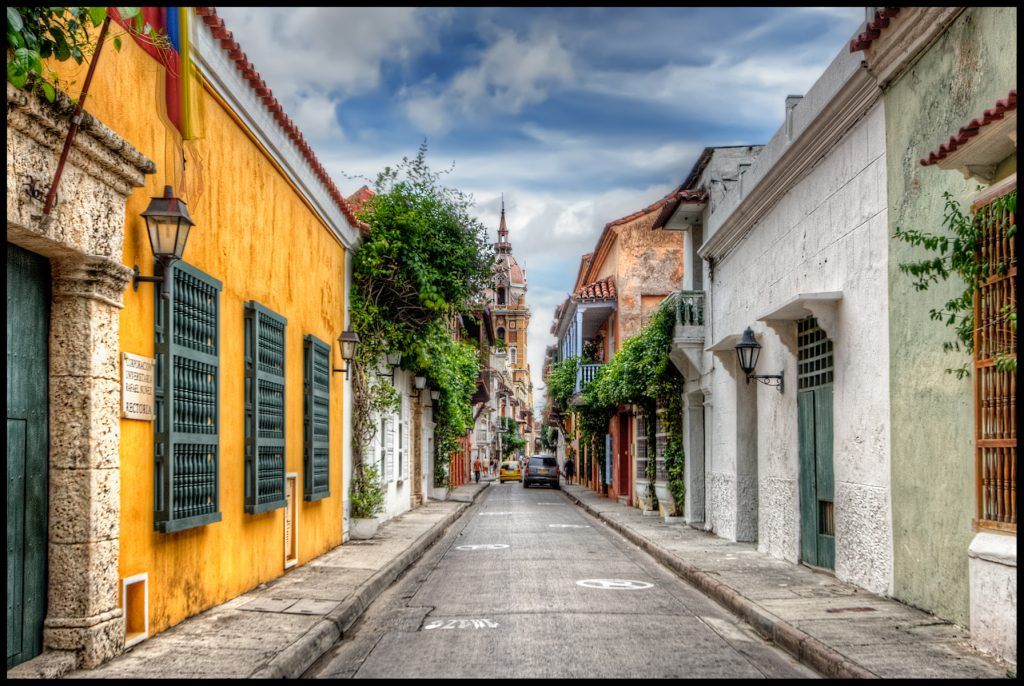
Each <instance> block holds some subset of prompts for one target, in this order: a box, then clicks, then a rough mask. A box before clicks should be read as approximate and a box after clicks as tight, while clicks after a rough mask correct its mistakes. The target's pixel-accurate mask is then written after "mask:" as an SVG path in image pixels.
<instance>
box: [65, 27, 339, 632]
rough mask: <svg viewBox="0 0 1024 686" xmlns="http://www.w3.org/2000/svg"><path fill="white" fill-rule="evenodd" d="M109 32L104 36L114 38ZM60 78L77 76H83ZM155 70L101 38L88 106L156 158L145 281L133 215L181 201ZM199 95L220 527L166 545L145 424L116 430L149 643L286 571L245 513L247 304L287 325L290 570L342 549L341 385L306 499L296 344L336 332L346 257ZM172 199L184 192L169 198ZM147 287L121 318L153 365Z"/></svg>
mask: <svg viewBox="0 0 1024 686" xmlns="http://www.w3.org/2000/svg"><path fill="white" fill-rule="evenodd" d="M116 28H117V27H116V26H114V25H112V26H111V31H112V32H114V31H115V29H116ZM117 32H120V30H119V29H118V30H117ZM71 66H72V67H75V69H68V68H67V67H66V65H60V68H61V69H62V70H63V71H64V75H67V76H69V77H70V78H74V79H77V81H78V85H77V86H74V87H71V88H70V89H69V90H70V94H71V95H72V96H77V95H78V91H79V89H80V88H81V86H80V84H81V83H82V82H83V81H84V76H85V68H84V67H82V68H78V67H76V66H75V65H71ZM161 69H162V67H161V66H160V65H159V64H158V63H157V62H156V61H155V60H154V59H153V58H152V57H150V56H149V55H147V54H146V53H145V52H143V51H142V50H141V49H140V48H138V47H137V46H136V45H135V44H134V42H133V41H132V40H131V39H130V38H129V37H127V36H123V48H122V50H121V51H120V52H116V51H114V50H113V49H111V45H110V42H109V39H108V43H107V46H106V47H105V49H104V51H103V54H102V56H101V61H100V63H99V65H98V67H97V70H96V74H95V76H94V79H93V83H92V86H91V89H90V94H89V96H88V100H87V103H86V109H87V111H88V112H90V113H91V114H92V115H94V116H95V117H97V118H98V119H99V120H100V121H102V122H103V123H104V124H106V125H107V126H109V127H110V128H111V129H113V130H115V131H116V132H117V133H118V134H120V135H121V136H123V137H124V138H125V139H127V140H128V141H129V142H130V143H131V144H132V145H134V146H135V147H136V148H138V149H139V150H140V151H141V152H142V153H143V154H145V155H146V156H147V157H149V158H150V159H152V160H153V161H154V162H155V163H156V165H157V172H156V173H155V174H152V175H150V176H149V177H147V179H146V187H145V188H140V189H137V190H136V191H135V192H134V193H133V194H132V196H131V197H130V199H129V201H128V204H127V219H126V226H125V242H124V264H125V265H126V266H128V267H131V266H133V265H135V264H138V265H139V266H140V269H141V271H142V273H143V274H152V273H153V256H152V252H151V250H150V246H149V241H148V239H147V236H146V228H145V222H144V220H143V219H142V217H141V216H140V212H142V211H143V210H144V209H145V208H146V207H147V205H148V204H149V201H150V198H151V197H152V196H157V195H162V191H163V186H164V184H165V183H172V184H173V185H174V186H175V189H176V191H178V190H179V189H180V188H181V186H180V172H175V171H174V167H175V165H178V164H180V157H178V155H179V152H178V151H177V149H176V147H175V144H174V143H175V141H176V140H177V132H176V131H174V130H172V129H170V128H168V127H167V126H166V125H165V124H164V123H163V122H162V120H161V119H160V118H159V116H158V114H157V106H158V98H162V97H163V88H162V81H161ZM199 96H200V97H201V98H202V108H201V109H202V112H203V117H202V122H201V124H202V126H201V129H202V132H203V133H202V135H203V138H202V139H201V140H199V141H197V142H195V149H196V151H197V152H198V153H199V158H200V159H201V165H202V169H201V171H200V170H198V169H195V165H193V166H192V168H190V169H189V170H188V176H187V180H188V182H189V187H190V188H193V189H194V188H196V181H197V177H196V174H197V173H201V176H202V183H201V192H198V193H197V192H196V191H195V190H193V191H192V192H191V194H190V195H191V197H186V198H184V199H185V200H187V201H188V208H189V213H190V214H191V216H192V219H193V221H194V222H195V227H193V230H192V233H191V236H190V238H189V241H188V246H187V249H186V252H185V261H186V262H188V263H189V264H192V265H194V266H195V267H197V268H199V269H201V270H202V271H204V272H206V273H207V274H209V275H211V276H213V277H214V278H217V279H219V280H220V281H221V282H223V290H222V292H221V296H220V339H221V348H220V383H221V386H220V397H219V409H220V511H221V514H222V518H223V519H222V521H220V522H217V523H214V524H209V525H206V526H201V527H197V528H194V529H190V530H187V531H182V532H177V533H171V534H162V533H158V532H156V531H154V529H153V518H154V514H153V505H154V493H153V483H154V481H153V479H154V474H153V472H154V457H153V449H154V448H153V423H152V422H147V421H136V420H122V421H121V424H120V430H121V532H120V560H119V569H120V575H121V577H122V578H124V577H128V576H132V575H135V574H140V573H143V572H145V573H148V575H149V623H150V633H151V634H152V633H156V632H160V631H162V630H164V629H166V628H168V627H170V626H173V625H174V624H176V623H178V622H180V621H181V620H183V619H185V618H186V617H189V616H191V615H194V614H196V613H198V612H200V611H202V610H204V609H206V608H209V607H211V606H213V605H216V604H219V603H222V602H224V601H226V600H228V599H230V598H233V597H235V596H237V595H239V594H240V593H243V592H245V591H247V590H249V589H251V588H253V587H255V586H257V585H258V584H260V583H263V582H265V581H267V580H270V579H273V578H275V577H277V576H280V575H281V574H283V573H284V572H285V570H284V539H283V537H284V510H283V509H278V510H275V511H273V512H268V513H264V514H259V515H249V514H245V512H244V489H245V485H244V459H245V442H244V441H245V426H244V421H245V406H244V402H245V398H244V390H245V379H244V303H245V302H246V301H248V300H256V301H258V302H260V303H261V304H263V305H265V306H266V307H268V308H270V309H271V310H274V311H275V312H277V313H278V314H280V315H282V316H284V317H286V318H287V320H288V326H287V329H286V336H287V348H286V370H287V371H286V398H287V408H286V438H287V449H286V454H287V471H288V472H289V473H290V472H296V473H298V494H299V498H298V540H299V548H298V550H299V564H300V565H301V564H304V563H305V562H307V561H309V560H311V559H313V558H314V557H316V556H318V555H320V554H322V553H324V552H325V551H327V550H329V549H331V548H333V547H335V546H337V545H339V544H340V543H341V535H342V532H341V526H342V495H343V493H342V441H343V440H345V439H347V437H345V436H342V407H343V401H344V398H343V375H341V374H332V375H331V425H330V450H331V457H330V460H331V464H330V492H331V495H330V497H329V498H326V499H323V500H320V501H317V502H305V501H304V500H302V488H303V486H302V484H303V476H302V473H303V464H302V462H303V395H302V393H303V366H302V365H303V336H304V335H305V334H313V335H315V336H317V337H318V338H320V339H321V340H323V341H325V342H327V343H329V344H330V345H331V346H332V358H333V362H334V366H336V367H337V366H341V364H340V363H341V360H340V353H339V351H338V350H337V346H336V345H335V340H336V339H337V337H338V334H339V333H341V331H342V330H343V328H344V320H343V313H344V297H345V293H344V279H345V274H344V266H345V249H344V247H343V246H342V245H341V244H340V242H338V240H337V239H336V238H335V237H334V236H333V235H332V234H331V233H330V231H329V229H328V228H327V226H326V225H325V224H324V223H322V222H321V221H320V220H319V219H318V218H317V217H316V215H315V214H314V213H313V211H312V210H311V208H310V207H309V206H308V205H307V204H306V202H305V201H304V200H303V198H302V197H301V196H300V194H299V193H298V192H297V191H296V189H295V188H294V187H293V186H292V185H291V184H290V183H289V181H288V180H287V179H286V178H285V177H284V176H283V175H282V173H281V172H280V171H279V170H278V169H277V168H276V166H275V164H274V163H273V162H272V161H271V159H270V158H269V156H268V155H266V154H265V153H264V152H263V151H262V150H261V149H260V147H259V146H258V145H257V144H256V143H255V142H254V140H253V139H251V138H250V137H249V135H248V134H247V132H246V131H245V130H244V129H243V128H242V127H241V125H240V124H239V123H238V122H237V121H236V120H235V119H234V117H233V115H232V113H231V112H230V111H229V110H228V109H227V108H226V106H225V105H223V104H221V102H219V100H218V99H217V98H215V97H214V96H213V95H211V93H210V92H209V91H208V90H205V89H200V90H199ZM178 195H179V197H182V195H181V193H180V192H179V193H178ZM154 290H155V286H154V284H140V287H139V290H138V291H137V292H136V291H134V290H132V289H131V288H130V287H129V288H128V289H127V290H126V291H125V293H124V309H123V310H122V311H121V318H120V341H121V343H120V348H121V351H122V352H130V353H135V354H140V355H146V356H150V357H151V356H153V355H154V330H153V316H154Z"/></svg>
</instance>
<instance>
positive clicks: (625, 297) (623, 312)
mask: <svg viewBox="0 0 1024 686" xmlns="http://www.w3.org/2000/svg"><path fill="white" fill-rule="evenodd" d="M656 218H657V213H656V212H652V213H650V214H648V215H646V216H643V217H639V218H637V219H634V220H633V221H630V222H627V223H625V224H623V225H621V226H617V227H614V230H616V231H617V232H618V238H617V240H616V246H617V248H618V260H617V262H616V265H615V288H616V291H617V292H618V310H617V311H616V317H615V320H616V326H617V328H618V331H617V332H616V335H615V346H616V348H617V349H618V348H621V347H622V341H624V340H626V339H627V338H630V337H631V336H635V335H636V334H638V333H639V332H640V329H641V328H642V327H643V323H644V322H643V311H642V300H641V298H642V296H644V295H668V294H669V293H672V292H673V291H677V290H679V289H680V288H682V280H683V237H682V234H680V233H679V232H678V231H652V230H651V225H652V224H654V220H655V219H656Z"/></svg>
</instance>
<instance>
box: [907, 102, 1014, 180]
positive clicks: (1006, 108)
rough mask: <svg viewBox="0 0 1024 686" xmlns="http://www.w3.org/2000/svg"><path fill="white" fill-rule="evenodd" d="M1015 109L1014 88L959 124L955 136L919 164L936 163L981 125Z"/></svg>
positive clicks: (974, 132)
mask: <svg viewBox="0 0 1024 686" xmlns="http://www.w3.org/2000/svg"><path fill="white" fill-rule="evenodd" d="M1015 109H1017V89H1016V88H1014V89H1013V90H1011V91H1010V92H1009V94H1008V95H1007V96H1006V98H1004V99H1003V100H998V101H997V102H996V104H995V107H991V108H989V109H987V110H985V112H984V113H983V114H982V115H981V116H980V117H975V118H974V119H972V120H971V121H970V122H969V123H968V124H965V125H964V126H961V127H960V130H959V131H958V132H957V133H956V135H955V136H951V137H950V139H949V140H948V141H946V142H945V143H943V144H942V145H940V146H939V147H938V148H936V149H935V150H932V151H931V152H930V153H928V156H927V157H922V158H921V166H924V167H927V166H928V165H930V164H936V163H937V162H939V161H940V160H943V159H945V158H946V157H947V156H949V155H950V154H952V153H953V152H955V151H956V150H957V148H959V147H960V146H961V145H964V144H965V143H967V141H969V140H970V139H971V138H974V137H975V136H977V135H978V132H979V131H980V130H981V129H982V127H984V126H987V125H989V124H991V123H992V122H994V121H998V120H1000V119H1002V118H1003V117H1004V116H1005V115H1006V113H1007V112H1010V111H1013V110H1015Z"/></svg>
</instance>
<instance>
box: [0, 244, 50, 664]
mask: <svg viewBox="0 0 1024 686" xmlns="http://www.w3.org/2000/svg"><path fill="white" fill-rule="evenodd" d="M49 287H50V268H49V262H48V261H47V260H46V259H45V258H43V257H40V256H39V255H36V254H34V253H31V252H28V251H27V250H22V249H21V248H19V247H17V246H14V245H11V244H10V243H8V244H7V668H8V669H10V668H11V667H13V666H15V665H17V664H20V663H22V662H24V661H25V660H28V659H30V658H32V657H35V656H36V655H38V654H39V653H40V652H41V651H42V642H43V616H44V615H45V613H46V516H47V503H48V499H47V479H46V469H47V453H48V451H49V430H48V427H47V350H48V345H47V336H48V334H49V321H50V317H49V304H50V293H49Z"/></svg>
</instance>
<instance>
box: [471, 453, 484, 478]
mask: <svg viewBox="0 0 1024 686" xmlns="http://www.w3.org/2000/svg"><path fill="white" fill-rule="evenodd" d="M481 469H483V464H482V463H481V462H480V458H479V457H478V458H476V459H475V460H473V476H475V477H476V482H477V483H480V470H481Z"/></svg>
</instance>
